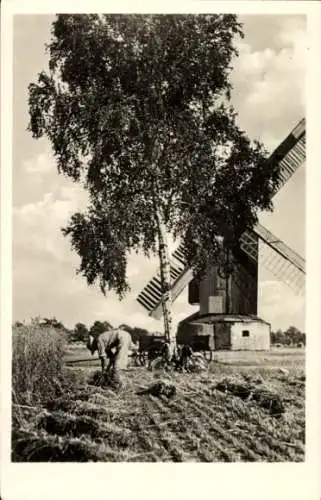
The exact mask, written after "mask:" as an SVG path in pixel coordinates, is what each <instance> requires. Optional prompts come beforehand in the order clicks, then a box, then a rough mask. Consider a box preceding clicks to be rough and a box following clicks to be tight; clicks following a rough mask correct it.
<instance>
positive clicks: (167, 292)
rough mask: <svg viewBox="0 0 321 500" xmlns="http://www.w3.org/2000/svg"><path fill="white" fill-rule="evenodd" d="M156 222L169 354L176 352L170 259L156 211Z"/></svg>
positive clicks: (162, 224)
mask: <svg viewBox="0 0 321 500" xmlns="http://www.w3.org/2000/svg"><path fill="white" fill-rule="evenodd" d="M156 221H157V230H158V245H159V246H158V254H159V264H160V275H161V283H162V289H163V293H164V297H163V301H162V309H163V317H164V327H165V340H166V342H168V343H169V347H170V351H171V354H174V352H175V351H176V335H175V331H174V329H173V320H172V290H171V275H170V258H169V251H168V242H167V232H166V227H165V224H164V223H163V221H162V218H161V215H160V213H159V211H156Z"/></svg>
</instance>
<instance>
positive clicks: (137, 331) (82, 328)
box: [14, 318, 161, 343]
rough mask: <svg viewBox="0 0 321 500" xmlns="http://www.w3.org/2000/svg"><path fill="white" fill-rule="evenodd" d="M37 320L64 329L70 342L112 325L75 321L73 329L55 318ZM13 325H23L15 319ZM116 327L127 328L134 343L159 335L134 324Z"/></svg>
mask: <svg viewBox="0 0 321 500" xmlns="http://www.w3.org/2000/svg"><path fill="white" fill-rule="evenodd" d="M37 322H38V324H40V325H42V326H44V327H52V328H55V329H61V330H64V331H65V332H66V334H67V336H68V340H69V341H70V342H86V341H87V339H88V336H89V334H90V335H99V334H100V333H103V332H104V331H106V329H107V327H109V326H111V327H113V325H111V323H109V322H108V321H95V322H94V323H93V324H92V325H91V326H90V327H89V328H88V327H87V326H86V325H85V324H84V323H76V324H75V326H74V328H73V329H68V328H66V327H65V326H64V324H63V323H62V322H61V321H58V320H57V319H56V318H43V319H42V318H37ZM14 326H16V327H19V326H23V323H22V322H20V321H16V323H15V325H14ZM118 328H121V329H122V330H127V331H128V332H129V333H130V334H131V337H132V340H133V342H134V343H138V342H139V340H140V339H141V338H142V337H147V336H151V335H161V333H159V332H150V331H148V330H146V329H145V328H139V327H136V326H134V327H132V326H129V325H126V324H121V325H118Z"/></svg>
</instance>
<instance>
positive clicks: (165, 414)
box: [148, 395, 187, 462]
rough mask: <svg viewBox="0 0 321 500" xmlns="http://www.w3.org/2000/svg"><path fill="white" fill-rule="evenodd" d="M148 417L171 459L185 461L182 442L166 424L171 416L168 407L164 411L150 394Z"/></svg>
mask: <svg viewBox="0 0 321 500" xmlns="http://www.w3.org/2000/svg"><path fill="white" fill-rule="evenodd" d="M155 410H156V411H155ZM148 417H149V419H150V421H151V422H152V424H153V425H154V430H155V432H156V433H157V437H158V440H159V441H160V442H161V443H162V445H163V446H164V448H165V450H166V451H167V452H168V454H169V455H170V457H171V458H172V461H174V462H184V461H186V460H187V456H186V454H185V452H184V450H183V449H182V443H181V442H180V440H179V439H178V436H177V435H176V434H174V433H173V432H171V431H170V429H169V426H168V421H170V420H171V419H172V418H173V415H172V414H171V413H170V412H169V411H168V409H167V411H166V410H165V411H164V408H162V407H161V406H160V405H159V401H158V400H157V398H155V397H153V396H151V395H150V396H149V405H148ZM183 445H184V443H183Z"/></svg>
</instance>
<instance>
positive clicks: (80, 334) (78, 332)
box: [72, 323, 89, 342]
mask: <svg viewBox="0 0 321 500" xmlns="http://www.w3.org/2000/svg"><path fill="white" fill-rule="evenodd" d="M88 334H89V331H88V328H87V326H86V325H85V324H84V323H76V324H75V327H74V330H73V335H72V338H73V340H74V341H76V342H77V341H79V342H85V341H86V340H87V338H88Z"/></svg>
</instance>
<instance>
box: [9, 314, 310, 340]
mask: <svg viewBox="0 0 321 500" xmlns="http://www.w3.org/2000/svg"><path fill="white" fill-rule="evenodd" d="M38 321H39V323H40V324H41V325H43V326H48V327H53V328H56V329H62V330H64V331H65V332H66V333H67V335H68V339H69V341H70V342H86V340H87V339H88V336H89V334H91V335H97V334H100V333H102V332H104V331H105V330H106V328H107V327H108V326H112V325H111V324H110V323H109V322H108V321H95V322H94V323H93V324H92V325H91V326H90V327H87V326H86V325H85V324H84V323H76V324H75V326H74V328H73V329H68V328H66V327H65V326H64V325H63V323H62V322H61V321H58V320H57V319H56V318H43V319H39V318H38ZM20 325H23V323H21V322H19V321H17V322H16V323H15V326H20ZM118 328H121V329H123V330H127V331H128V332H129V333H130V334H131V337H132V340H133V342H135V343H138V342H139V340H140V339H142V338H144V337H148V336H150V335H161V333H160V332H151V331H148V330H146V329H145V328H139V327H137V326H129V325H126V324H124V323H123V324H121V325H118ZM305 343H306V335H305V333H304V332H301V331H300V330H299V329H298V328H296V327H295V326H290V327H289V328H288V329H287V330H285V331H282V330H280V329H279V330H276V331H271V344H272V345H284V346H298V345H305Z"/></svg>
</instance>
